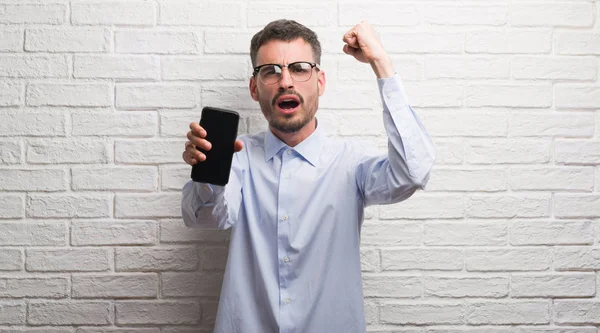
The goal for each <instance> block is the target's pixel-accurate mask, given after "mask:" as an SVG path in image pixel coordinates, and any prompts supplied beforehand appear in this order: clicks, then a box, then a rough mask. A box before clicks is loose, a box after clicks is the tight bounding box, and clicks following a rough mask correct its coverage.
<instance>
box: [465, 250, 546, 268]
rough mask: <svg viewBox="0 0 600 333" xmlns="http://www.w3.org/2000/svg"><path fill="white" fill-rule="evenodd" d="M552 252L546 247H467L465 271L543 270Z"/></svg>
mask: <svg viewBox="0 0 600 333" xmlns="http://www.w3.org/2000/svg"><path fill="white" fill-rule="evenodd" d="M551 261H552V253H551V251H550V250H549V249H546V248H518V249H515V248H500V249H467V250H466V269H467V271H487V272H501V271H544V270H547V269H549V268H550V264H551Z"/></svg>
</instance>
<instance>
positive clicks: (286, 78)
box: [279, 67, 294, 89]
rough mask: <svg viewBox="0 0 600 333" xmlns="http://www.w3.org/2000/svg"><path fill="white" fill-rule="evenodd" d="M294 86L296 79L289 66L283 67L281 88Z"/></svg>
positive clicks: (280, 81)
mask: <svg viewBox="0 0 600 333" xmlns="http://www.w3.org/2000/svg"><path fill="white" fill-rule="evenodd" d="M293 87H294V80H293V79H292V75H291V74H290V71H289V69H288V68H287V67H284V68H282V69H281V80H279V89H289V88H293Z"/></svg>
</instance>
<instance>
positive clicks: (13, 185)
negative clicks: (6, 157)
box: [0, 125, 67, 192]
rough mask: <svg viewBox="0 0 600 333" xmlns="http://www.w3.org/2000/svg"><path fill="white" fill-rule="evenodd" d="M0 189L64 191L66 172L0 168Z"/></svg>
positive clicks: (59, 170) (65, 187)
mask: <svg viewBox="0 0 600 333" xmlns="http://www.w3.org/2000/svg"><path fill="white" fill-rule="evenodd" d="M0 126H1V125H0ZM0 190H3V191H45V192H51V191H65V190H67V182H66V173H65V170H61V169H39V170H38V169H0Z"/></svg>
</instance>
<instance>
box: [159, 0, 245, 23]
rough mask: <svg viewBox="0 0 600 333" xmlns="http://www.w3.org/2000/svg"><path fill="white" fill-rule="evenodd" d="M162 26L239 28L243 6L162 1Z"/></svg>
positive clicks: (160, 21) (227, 3) (230, 3)
mask: <svg viewBox="0 0 600 333" xmlns="http://www.w3.org/2000/svg"><path fill="white" fill-rule="evenodd" d="M159 3H160V20H159V24H160V25H185V26H190V25H192V26H194V25H201V26H208V27H239V26H240V23H241V22H242V8H243V7H242V6H240V5H239V4H237V3H234V2H216V1H211V2H206V3H202V2H195V1H189V0H188V1H177V2H174V1H168V0H160V1H159Z"/></svg>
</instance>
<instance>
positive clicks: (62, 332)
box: [0, 326, 74, 333]
mask: <svg viewBox="0 0 600 333" xmlns="http://www.w3.org/2000/svg"><path fill="white" fill-rule="evenodd" d="M73 332H74V331H73V329H72V328H70V327H65V328H54V327H16V326H13V327H11V328H6V329H4V328H0V333H73Z"/></svg>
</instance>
